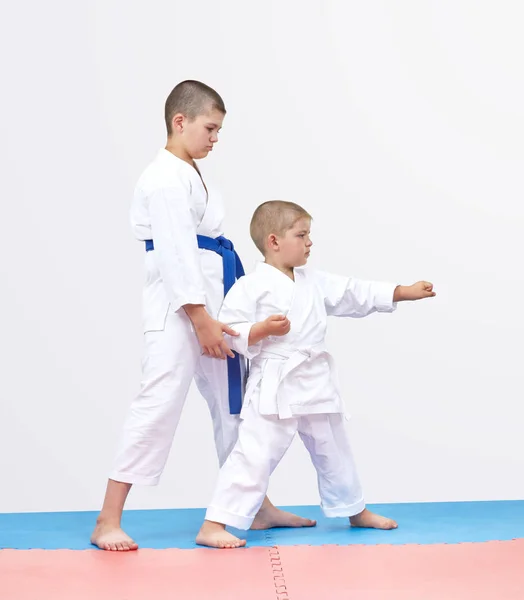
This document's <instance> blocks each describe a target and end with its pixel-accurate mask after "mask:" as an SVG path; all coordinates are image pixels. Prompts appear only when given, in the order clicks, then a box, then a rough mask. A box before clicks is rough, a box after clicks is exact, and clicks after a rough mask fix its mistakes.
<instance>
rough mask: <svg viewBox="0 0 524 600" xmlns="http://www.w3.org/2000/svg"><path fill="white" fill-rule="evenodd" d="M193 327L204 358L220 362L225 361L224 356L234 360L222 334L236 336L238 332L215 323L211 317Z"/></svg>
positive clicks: (218, 322)
mask: <svg viewBox="0 0 524 600" xmlns="http://www.w3.org/2000/svg"><path fill="white" fill-rule="evenodd" d="M194 326H195V333H196V334H197V338H198V342H199V344H200V346H201V347H202V351H203V353H204V354H205V356H210V357H211V358H220V359H222V360H225V359H226V356H230V357H231V358H235V355H234V354H233V352H232V350H231V348H230V347H229V346H228V345H227V344H226V340H225V339H224V333H228V334H229V335H234V336H237V335H238V332H236V331H235V330H234V329H231V327H229V326H228V325H226V324H225V323H221V322H220V321H215V319H212V318H211V317H209V319H206V320H205V321H203V322H197V323H194Z"/></svg>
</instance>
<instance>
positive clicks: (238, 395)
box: [146, 235, 245, 415]
mask: <svg viewBox="0 0 524 600" xmlns="http://www.w3.org/2000/svg"><path fill="white" fill-rule="evenodd" d="M197 242H198V247H199V248H202V249H204V250H212V251H213V252H216V253H217V254H220V256H221V257H222V265H223V269H224V296H225V295H226V294H227V293H228V292H229V290H230V289H231V288H232V287H233V284H234V283H235V281H236V280H237V279H240V277H242V276H243V275H245V272H244V267H243V266H242V262H241V261H240V258H239V256H238V254H237V253H236V251H235V247H234V246H233V243H232V242H231V241H230V240H228V239H227V238H225V237H223V236H220V237H217V238H212V237H207V236H205V235H197ZM154 249H155V246H154V244H153V240H146V252H150V251H151V250H154ZM227 382H228V386H229V412H230V413H231V414H232V415H238V414H240V410H241V408H242V375H241V371H240V357H239V355H238V354H235V358H231V357H229V356H228V357H227Z"/></svg>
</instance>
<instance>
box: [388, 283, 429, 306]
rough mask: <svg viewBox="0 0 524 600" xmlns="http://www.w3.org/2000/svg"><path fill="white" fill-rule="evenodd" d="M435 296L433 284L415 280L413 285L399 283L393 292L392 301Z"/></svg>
mask: <svg viewBox="0 0 524 600" xmlns="http://www.w3.org/2000/svg"><path fill="white" fill-rule="evenodd" d="M433 296H436V293H435V292H434V291H433V284H432V283H430V282H429V281H417V283H414V284H413V285H399V286H397V288H396V289H395V293H394V294H393V302H402V301H403V300H422V299H423V298H432V297H433Z"/></svg>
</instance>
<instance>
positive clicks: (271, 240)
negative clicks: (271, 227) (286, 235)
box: [267, 233, 278, 250]
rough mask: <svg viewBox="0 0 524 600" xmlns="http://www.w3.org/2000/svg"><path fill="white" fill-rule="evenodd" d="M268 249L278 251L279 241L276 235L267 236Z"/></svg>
mask: <svg viewBox="0 0 524 600" xmlns="http://www.w3.org/2000/svg"><path fill="white" fill-rule="evenodd" d="M267 247H268V248H270V249H271V250H278V239H277V236H276V235H275V234H274V233H270V234H269V235H268V236H267Z"/></svg>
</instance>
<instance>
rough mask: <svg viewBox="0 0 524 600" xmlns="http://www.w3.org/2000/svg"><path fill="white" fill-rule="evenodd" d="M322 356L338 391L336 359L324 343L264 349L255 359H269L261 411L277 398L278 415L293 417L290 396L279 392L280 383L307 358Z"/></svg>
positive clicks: (261, 392) (261, 386)
mask: <svg viewBox="0 0 524 600" xmlns="http://www.w3.org/2000/svg"><path fill="white" fill-rule="evenodd" d="M321 356H323V357H324V358H326V360H327V362H328V365H329V369H330V372H331V378H332V381H333V384H334V386H335V389H336V390H337V392H338V391H339V386H338V381H337V378H336V376H335V364H334V360H333V357H332V356H331V354H330V353H329V352H328V351H327V349H326V346H325V344H324V343H322V344H317V345H315V346H312V347H310V348H304V349H301V348H293V347H290V346H287V345H285V344H274V345H271V346H270V347H269V348H268V349H267V350H262V352H261V353H260V354H259V355H258V356H257V357H256V359H255V360H256V361H257V362H258V360H267V363H266V366H265V367H264V373H263V376H262V379H261V383H260V412H261V413H262V414H264V413H265V411H264V407H265V406H271V404H273V402H274V399H275V398H276V401H277V408H278V416H279V417H280V418H281V419H289V418H291V417H293V413H292V411H291V407H290V405H289V400H288V398H285V397H283V395H282V394H280V393H279V387H280V384H281V383H282V381H284V379H285V378H286V377H287V376H288V375H289V374H290V373H291V372H292V371H293V370H294V369H296V368H297V367H299V366H300V365H301V364H302V363H304V362H305V361H306V360H309V359H316V358H320V357H321Z"/></svg>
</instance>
